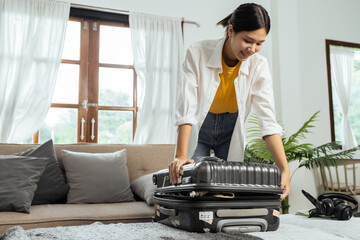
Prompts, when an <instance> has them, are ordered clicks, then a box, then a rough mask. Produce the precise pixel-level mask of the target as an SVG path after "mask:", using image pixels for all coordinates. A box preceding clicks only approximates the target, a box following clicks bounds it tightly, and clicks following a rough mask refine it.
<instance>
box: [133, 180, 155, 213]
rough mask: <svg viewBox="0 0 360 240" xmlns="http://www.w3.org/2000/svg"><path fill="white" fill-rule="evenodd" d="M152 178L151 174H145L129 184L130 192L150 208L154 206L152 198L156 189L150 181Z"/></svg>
mask: <svg viewBox="0 0 360 240" xmlns="http://www.w3.org/2000/svg"><path fill="white" fill-rule="evenodd" d="M152 176H153V173H149V174H146V175H144V176H141V177H139V178H137V179H135V181H133V182H132V183H131V184H130V187H131V190H132V191H133V192H134V193H135V194H136V195H137V196H138V197H140V199H142V200H144V201H146V202H147V204H148V205H150V206H154V200H153V196H154V192H155V190H156V187H157V186H156V185H154V183H153V181H152Z"/></svg>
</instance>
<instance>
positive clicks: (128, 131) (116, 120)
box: [98, 111, 133, 144]
mask: <svg viewBox="0 0 360 240" xmlns="http://www.w3.org/2000/svg"><path fill="white" fill-rule="evenodd" d="M132 132H133V114H132V112H125V111H121V112H120V111H99V125H98V143H122V144H127V143H132Z"/></svg>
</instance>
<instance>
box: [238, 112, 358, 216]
mask: <svg viewBox="0 0 360 240" xmlns="http://www.w3.org/2000/svg"><path fill="white" fill-rule="evenodd" d="M319 112H320V111H317V112H316V113H314V114H313V115H312V116H311V117H310V119H309V120H308V121H306V122H305V123H304V124H303V125H302V127H301V128H300V129H299V130H298V131H297V132H296V133H294V134H292V135H291V136H289V137H286V136H285V137H282V142H283V145H284V150H285V155H286V158H287V161H288V162H293V161H296V160H298V161H299V166H298V168H297V169H299V168H301V167H306V168H308V169H313V168H314V167H319V166H320V164H323V165H325V166H329V163H330V164H331V165H336V162H337V161H338V160H340V159H351V158H352V157H353V155H354V152H355V151H356V150H357V149H358V148H352V149H349V150H344V151H339V152H333V150H338V149H340V147H341V146H340V145H339V143H337V142H329V143H326V144H323V145H321V146H318V147H315V146H314V145H313V144H311V143H302V141H303V140H305V139H306V134H308V133H311V131H310V130H311V128H314V127H315V126H314V125H313V122H314V121H316V120H317V116H318V114H319ZM249 123H251V124H252V125H254V126H250V127H249V128H248V129H247V133H248V137H249V138H250V139H251V140H250V141H249V142H248V144H247V145H246V147H245V156H244V161H246V162H259V163H267V164H274V159H273V157H272V156H271V154H270V152H269V150H268V148H267V146H266V143H265V141H264V140H263V139H262V138H261V135H260V129H259V125H258V121H257V118H256V115H252V116H251V117H250V118H249ZM283 128H284V127H283ZM297 169H296V170H297ZM296 170H295V171H296ZM295 171H294V172H293V174H294V173H295ZM293 174H292V175H291V177H292V176H293ZM291 177H290V180H291ZM281 206H282V212H283V213H284V214H286V213H289V207H290V205H289V196H287V197H286V198H285V199H284V200H283V201H282V202H281Z"/></svg>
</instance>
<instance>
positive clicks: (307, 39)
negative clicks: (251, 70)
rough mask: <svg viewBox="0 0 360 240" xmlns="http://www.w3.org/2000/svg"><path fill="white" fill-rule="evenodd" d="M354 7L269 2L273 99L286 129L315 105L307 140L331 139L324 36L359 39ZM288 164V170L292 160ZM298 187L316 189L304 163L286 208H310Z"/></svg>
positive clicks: (321, 1)
mask: <svg viewBox="0 0 360 240" xmlns="http://www.w3.org/2000/svg"><path fill="white" fill-rule="evenodd" d="M359 9H360V1H358V0H346V1H341V0H316V1H314V0H276V1H271V10H272V13H273V14H276V16H277V17H276V18H275V19H276V21H277V24H276V26H277V27H278V33H277V34H276V35H274V33H273V43H274V44H273V62H274V63H278V64H276V66H275V67H274V79H276V82H275V83H278V84H279V86H277V87H278V88H279V89H280V93H281V97H278V98H277V100H279V99H280V109H281V110H280V111H281V119H282V121H283V122H284V124H285V126H286V128H287V129H288V130H289V131H288V132H289V134H292V133H294V132H295V131H296V130H298V129H299V128H300V127H301V125H302V124H303V123H304V122H305V121H306V120H308V118H309V117H310V116H311V115H312V114H313V113H315V112H316V111H317V110H320V111H321V112H320V115H319V121H318V122H316V127H315V128H314V130H313V133H312V134H309V135H308V138H307V139H306V141H307V142H310V143H313V144H314V145H320V144H324V143H327V142H330V141H331V135H330V113H329V98H328V83H327V72H326V54H325V39H333V40H340V41H346V42H355V43H360V29H359V27H358V23H359V22H360V15H359V14H358V10H359ZM273 20H274V18H273ZM290 167H291V171H292V172H293V171H294V169H296V167H297V163H293V164H290ZM358 177H360V176H358ZM301 189H305V190H307V191H308V192H310V193H311V194H313V195H314V196H317V194H318V192H317V187H316V186H315V179H314V176H313V174H312V172H311V171H309V170H307V169H305V168H304V169H300V170H298V171H297V172H296V173H295V174H294V177H293V179H292V180H291V195H290V204H291V208H290V212H295V211H296V210H299V209H308V208H310V207H312V206H311V204H310V203H308V202H306V200H305V198H304V197H303V196H302V194H301Z"/></svg>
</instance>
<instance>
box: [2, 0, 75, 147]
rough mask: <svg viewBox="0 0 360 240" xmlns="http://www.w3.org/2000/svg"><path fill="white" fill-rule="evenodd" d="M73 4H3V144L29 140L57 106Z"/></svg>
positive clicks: (25, 0)
mask: <svg viewBox="0 0 360 240" xmlns="http://www.w3.org/2000/svg"><path fill="white" fill-rule="evenodd" d="M69 11H70V3H63V2H57V1H53V0H0V142H21V141H23V140H26V139H29V138H30V137H31V136H32V135H33V134H34V133H36V131H38V129H39V128H40V126H41V125H42V123H43V121H44V119H45V117H46V114H47V112H48V110H49V107H50V104H51V98H52V95H53V91H54V88H55V82H56V77H57V72H58V68H59V66H60V60H61V54H62V49H63V45H64V39H65V34H66V26H67V21H68V19H69Z"/></svg>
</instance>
